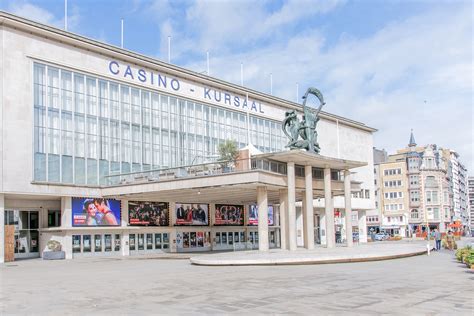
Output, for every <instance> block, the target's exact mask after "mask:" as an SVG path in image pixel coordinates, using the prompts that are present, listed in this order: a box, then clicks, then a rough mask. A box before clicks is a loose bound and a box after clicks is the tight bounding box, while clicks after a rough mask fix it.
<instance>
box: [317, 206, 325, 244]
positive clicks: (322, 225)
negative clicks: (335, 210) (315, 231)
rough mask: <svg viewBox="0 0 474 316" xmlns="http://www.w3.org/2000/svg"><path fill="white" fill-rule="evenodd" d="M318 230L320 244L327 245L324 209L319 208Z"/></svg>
mask: <svg viewBox="0 0 474 316" xmlns="http://www.w3.org/2000/svg"><path fill="white" fill-rule="evenodd" d="M319 231H320V234H321V246H327V240H326V234H327V231H326V211H325V210H323V209H322V210H321V212H320V213H319Z"/></svg>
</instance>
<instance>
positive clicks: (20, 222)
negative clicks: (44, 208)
mask: <svg viewBox="0 0 474 316" xmlns="http://www.w3.org/2000/svg"><path fill="white" fill-rule="evenodd" d="M5 225H14V226H15V259H18V258H37V257H39V230H38V228H39V212H38V211H19V210H13V211H10V210H7V211H5Z"/></svg>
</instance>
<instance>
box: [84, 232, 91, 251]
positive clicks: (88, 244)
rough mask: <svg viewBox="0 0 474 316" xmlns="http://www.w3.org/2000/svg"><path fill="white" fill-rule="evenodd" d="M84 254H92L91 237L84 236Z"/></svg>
mask: <svg viewBox="0 0 474 316" xmlns="http://www.w3.org/2000/svg"><path fill="white" fill-rule="evenodd" d="M82 244H83V249H82V251H83V252H91V235H83V236H82Z"/></svg>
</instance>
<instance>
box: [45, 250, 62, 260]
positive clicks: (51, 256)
mask: <svg viewBox="0 0 474 316" xmlns="http://www.w3.org/2000/svg"><path fill="white" fill-rule="evenodd" d="M62 259H66V253H65V252H64V251H44V252H43V260H62Z"/></svg>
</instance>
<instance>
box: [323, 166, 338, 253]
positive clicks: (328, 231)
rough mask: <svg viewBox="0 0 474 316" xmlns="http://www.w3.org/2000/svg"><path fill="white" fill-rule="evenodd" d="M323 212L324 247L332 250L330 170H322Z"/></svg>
mask: <svg viewBox="0 0 474 316" xmlns="http://www.w3.org/2000/svg"><path fill="white" fill-rule="evenodd" d="M324 210H325V214H326V247H327V248H334V247H335V245H336V236H335V234H334V210H333V206H332V191H331V169H329V168H324Z"/></svg>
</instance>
